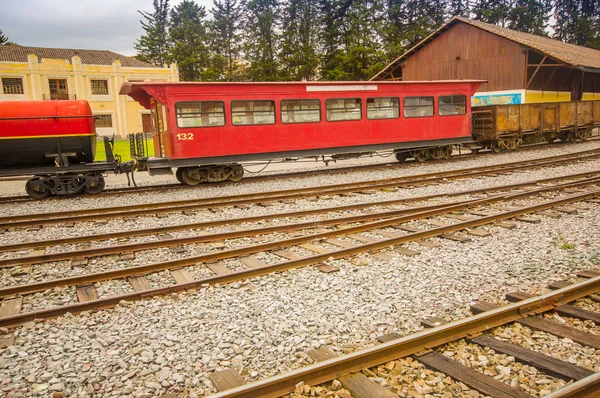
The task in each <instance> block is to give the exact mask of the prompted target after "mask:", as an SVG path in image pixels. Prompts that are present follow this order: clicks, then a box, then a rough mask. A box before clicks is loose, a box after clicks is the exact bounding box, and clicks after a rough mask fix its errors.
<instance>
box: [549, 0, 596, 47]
mask: <svg viewBox="0 0 600 398" xmlns="http://www.w3.org/2000/svg"><path fill="white" fill-rule="evenodd" d="M554 19H555V20H556V24H555V25H554V37H555V38H557V39H559V40H562V41H565V42H567V43H573V44H578V45H580V46H586V47H591V48H596V49H600V0H555V1H554Z"/></svg>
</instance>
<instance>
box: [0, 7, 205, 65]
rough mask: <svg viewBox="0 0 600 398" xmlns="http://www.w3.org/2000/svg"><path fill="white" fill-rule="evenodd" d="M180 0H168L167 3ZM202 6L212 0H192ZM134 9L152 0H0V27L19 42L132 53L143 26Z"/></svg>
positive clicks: (22, 43)
mask: <svg viewBox="0 0 600 398" xmlns="http://www.w3.org/2000/svg"><path fill="white" fill-rule="evenodd" d="M180 1H181V0H171V1H170V3H171V7H173V6H174V5H175V4H178V3H180ZM196 2H197V3H198V4H199V5H203V6H205V7H206V10H207V13H208V10H209V9H210V8H211V6H212V0H196ZM137 10H143V11H152V10H153V6H152V0H0V30H2V31H3V32H4V34H5V35H6V36H8V38H9V39H10V40H11V41H13V42H15V43H17V44H20V45H22V46H31V47H53V48H77V49H90V50H111V51H114V52H116V53H119V54H124V55H135V50H134V48H133V44H134V42H135V41H136V40H137V39H139V37H140V36H141V34H142V32H143V30H142V26H141V24H140V19H141V15H140V14H139V13H138V12H137Z"/></svg>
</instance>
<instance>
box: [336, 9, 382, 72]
mask: <svg viewBox="0 0 600 398" xmlns="http://www.w3.org/2000/svg"><path fill="white" fill-rule="evenodd" d="M383 13H384V4H383V2H382V1H381V0H355V1H353V3H352V6H351V7H350V9H349V11H348V16H347V25H348V26H347V31H346V35H345V37H344V47H343V48H344V52H343V53H342V56H341V64H340V66H341V67H342V69H343V70H344V72H345V74H346V76H347V78H348V79H349V80H368V79H369V78H370V77H371V76H373V75H374V74H376V73H377V72H379V71H380V70H381V69H382V68H383V67H384V66H385V62H384V61H385V54H384V53H383V50H382V48H381V47H382V46H381V35H380V31H381V29H382V20H383Z"/></svg>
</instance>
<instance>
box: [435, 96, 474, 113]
mask: <svg viewBox="0 0 600 398" xmlns="http://www.w3.org/2000/svg"><path fill="white" fill-rule="evenodd" d="M466 113H467V96H466V95H444V96H440V97H439V98H438V114H439V115H440V116H449V115H464V114H466Z"/></svg>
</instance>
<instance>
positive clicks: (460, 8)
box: [448, 0, 471, 18]
mask: <svg viewBox="0 0 600 398" xmlns="http://www.w3.org/2000/svg"><path fill="white" fill-rule="evenodd" d="M470 12H471V1H470V0H449V1H448V18H452V17H454V16H459V17H468V16H469V14H470Z"/></svg>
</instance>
